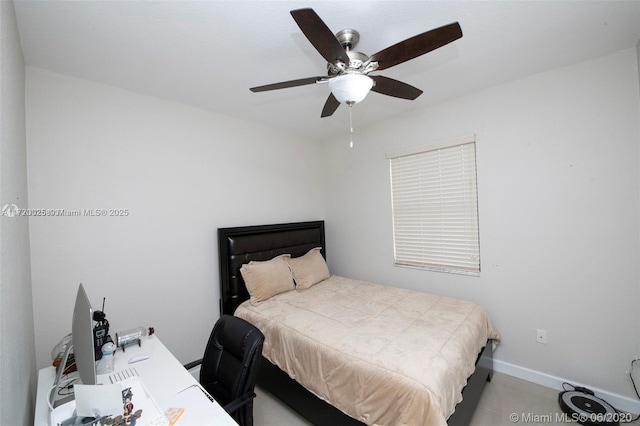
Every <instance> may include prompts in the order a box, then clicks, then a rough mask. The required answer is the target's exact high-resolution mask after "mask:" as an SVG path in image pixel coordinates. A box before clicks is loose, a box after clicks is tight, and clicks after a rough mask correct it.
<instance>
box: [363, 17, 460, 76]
mask: <svg viewBox="0 0 640 426" xmlns="http://www.w3.org/2000/svg"><path fill="white" fill-rule="evenodd" d="M460 37H462V29H461V28H460V24H458V23H457V22H454V23H453V24H449V25H445V26H443V27H440V28H436V29H434V30H430V31H427V32H424V33H422V34H418V35H417V36H413V37H411V38H408V39H406V40H404V41H401V42H400V43H397V44H394V45H393V46H391V47H387V48H386V49H384V50H381V51H380V52H378V53H375V54H373V55H371V56H370V57H369V61H370V62H374V61H377V62H378V70H384V69H386V68H390V67H392V66H394V65H398V64H401V63H403V62H406V61H408V60H410V59H413V58H417V57H418V56H420V55H424V54H425V53H428V52H431V51H432V50H436V49H437V48H439V47H442V46H444V45H446V44H449V43H451V42H452V41H454V40H457V39H459V38H460Z"/></svg>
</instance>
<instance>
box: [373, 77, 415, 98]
mask: <svg viewBox="0 0 640 426" xmlns="http://www.w3.org/2000/svg"><path fill="white" fill-rule="evenodd" d="M369 77H371V78H372V79H373V81H375V84H374V85H373V87H372V88H371V90H372V91H373V92H378V93H382V94H383V95H388V96H394V97H396V98H401V99H409V100H411V101H412V100H414V99H415V98H417V97H418V96H420V95H421V94H422V90H420V89H418V88H416V87H413V86H411V85H409V84H407V83H403V82H401V81H398V80H394V79H393V78H389V77H385V76H382V75H370V76H369Z"/></svg>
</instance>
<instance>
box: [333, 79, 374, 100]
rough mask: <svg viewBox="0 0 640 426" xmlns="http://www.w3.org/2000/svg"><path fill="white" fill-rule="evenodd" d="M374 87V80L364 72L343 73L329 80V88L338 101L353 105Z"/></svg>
mask: <svg viewBox="0 0 640 426" xmlns="http://www.w3.org/2000/svg"><path fill="white" fill-rule="evenodd" d="M372 87H373V80H372V79H371V77H368V76H366V75H363V74H343V75H339V76H337V77H334V78H332V79H331V80H329V90H331V93H333V96H335V98H336V99H337V100H338V102H340V103H343V104H347V105H353V104H357V103H358V102H361V101H362V100H363V99H364V98H365V97H366V96H367V93H369V90H371V88H372Z"/></svg>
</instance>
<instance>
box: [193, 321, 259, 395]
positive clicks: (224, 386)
mask: <svg viewBox="0 0 640 426" xmlns="http://www.w3.org/2000/svg"><path fill="white" fill-rule="evenodd" d="M263 343H264V335H263V334H262V332H261V331H260V330H258V329H257V328H256V327H255V326H253V325H251V324H249V323H248V322H247V321H245V320H243V319H241V318H237V317H234V316H231V315H223V316H222V317H220V319H219V320H218V321H217V322H216V325H215V326H214V327H213V331H211V336H210V337H209V342H208V343H207V347H206V349H205V352H204V356H203V359H202V367H201V368H200V383H201V384H202V386H204V388H205V389H207V391H208V392H209V393H210V394H211V396H213V397H214V398H215V399H216V401H218V402H219V403H220V404H221V405H226V404H228V403H230V402H231V401H233V400H235V399H236V398H238V397H239V396H242V395H244V394H245V393H247V392H249V391H251V392H253V389H254V387H255V384H256V379H257V369H258V366H259V364H260V357H261V355H262V345H263Z"/></svg>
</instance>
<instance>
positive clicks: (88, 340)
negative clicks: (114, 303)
mask: <svg viewBox="0 0 640 426" xmlns="http://www.w3.org/2000/svg"><path fill="white" fill-rule="evenodd" d="M71 349H73V356H74V358H75V364H76V369H77V370H78V374H79V375H80V381H81V382H82V384H85V385H95V384H96V382H97V380H96V361H95V349H94V343H93V309H92V308H91V303H90V302H89V298H88V297H87V293H86V292H85V291H84V287H83V286H82V283H80V285H79V286H78V294H77V296H76V304H75V306H74V308H73V318H72V321H71V342H70V343H69V345H68V347H67V350H66V351H65V353H64V356H63V357H62V363H61V364H60V366H59V367H58V374H57V375H56V380H55V383H54V386H53V387H52V388H51V393H50V394H49V406H50V407H51V408H53V406H54V405H52V404H53V399H54V397H55V393H56V392H57V388H58V386H59V384H60V379H61V378H62V374H63V372H64V370H65V366H66V365H67V359H68V357H69V353H70V351H71ZM71 399H73V397H71V398H63V399H61V400H57V401H56V403H55V406H58V405H60V404H64V403H65V402H68V401H69V400H71Z"/></svg>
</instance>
